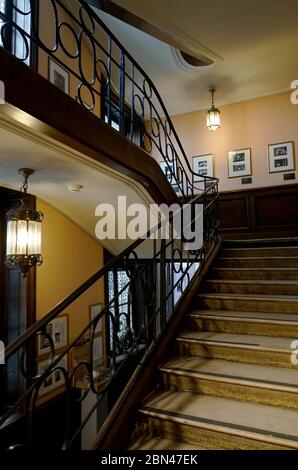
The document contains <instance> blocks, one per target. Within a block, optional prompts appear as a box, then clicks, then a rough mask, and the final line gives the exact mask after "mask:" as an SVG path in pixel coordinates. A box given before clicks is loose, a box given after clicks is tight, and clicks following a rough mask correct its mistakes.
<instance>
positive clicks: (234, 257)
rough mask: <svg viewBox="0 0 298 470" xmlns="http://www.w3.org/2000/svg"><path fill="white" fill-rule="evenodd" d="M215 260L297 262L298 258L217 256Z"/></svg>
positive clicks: (281, 256)
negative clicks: (281, 260) (278, 260)
mask: <svg viewBox="0 0 298 470" xmlns="http://www.w3.org/2000/svg"><path fill="white" fill-rule="evenodd" d="M217 259H221V260H229V261H230V260H233V259H237V260H239V259H240V260H244V261H246V260H249V259H255V260H259V259H262V260H264V259H266V260H274V259H288V260H291V261H293V260H298V256H283V255H280V256H219V257H218V258H217Z"/></svg>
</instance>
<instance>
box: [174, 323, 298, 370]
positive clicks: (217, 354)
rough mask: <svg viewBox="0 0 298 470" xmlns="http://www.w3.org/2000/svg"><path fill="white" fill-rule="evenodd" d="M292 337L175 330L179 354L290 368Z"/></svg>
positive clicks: (293, 339)
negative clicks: (179, 331) (177, 334)
mask: <svg viewBox="0 0 298 470" xmlns="http://www.w3.org/2000/svg"><path fill="white" fill-rule="evenodd" d="M293 341H295V338H282V337H270V336H260V335H246V334H236V333H218V332H207V331H196V330H194V331H191V330H190V331H185V332H183V333H180V334H179V336H178V337H177V338H176V345H177V347H178V352H179V353H180V354H182V355H189V356H199V357H205V358H215V359H226V360H230V361H236V362H245V363H249V364H253V363H254V364H263V365H272V366H281V367H288V368H294V367H295V365H294V364H293V363H292V362H291V354H292V352H293V350H292V349H291V346H292V343H293Z"/></svg>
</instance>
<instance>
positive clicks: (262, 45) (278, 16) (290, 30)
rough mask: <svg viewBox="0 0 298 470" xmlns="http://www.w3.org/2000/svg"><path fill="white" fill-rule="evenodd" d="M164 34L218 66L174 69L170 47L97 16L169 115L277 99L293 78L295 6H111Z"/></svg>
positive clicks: (141, 1)
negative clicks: (213, 92) (139, 69)
mask: <svg viewBox="0 0 298 470" xmlns="http://www.w3.org/2000/svg"><path fill="white" fill-rule="evenodd" d="M114 1H115V2H116V3H118V4H119V5H121V6H123V7H125V8H127V9H128V10H130V11H131V12H133V13H135V14H137V15H138V16H141V17H142V18H143V19H145V20H146V21H149V22H151V23H152V24H154V23H155V24H154V25H155V26H158V27H159V29H162V28H163V30H164V31H165V32H170V33H171V34H172V35H174V36H175V37H176V39H177V40H178V41H179V36H180V40H181V41H180V42H181V45H183V43H186V40H188V44H190V43H191V42H192V44H193V45H196V44H197V45H198V48H199V47H200V45H201V46H202V47H204V46H205V48H206V50H211V51H213V53H214V54H215V57H216V56H219V57H221V58H222V59H223V60H222V61H221V60H218V61H216V64H215V66H214V67H212V68H210V69H208V70H199V71H197V72H193V71H186V70H183V69H182V68H181V66H179V65H178V63H177V61H176V60H175V58H174V56H173V54H172V50H171V47H170V46H168V45H167V44H165V43H162V42H161V41H159V40H158V39H155V38H153V37H151V36H149V35H147V34H145V33H143V32H141V31H139V30H137V29H135V28H133V27H131V26H129V25H127V24H125V23H123V22H121V21H119V20H117V19H115V18H113V17H111V16H110V15H107V14H105V13H103V12H101V11H99V10H97V13H98V14H99V15H100V16H101V17H102V18H103V19H104V21H105V23H106V24H107V25H108V26H109V27H110V29H111V30H112V31H113V32H114V34H115V35H116V36H117V37H118V39H119V40H120V41H121V42H122V43H123V45H124V46H126V47H127V49H128V50H129V52H130V53H131V54H132V55H133V56H134V58H135V59H136V60H137V62H138V63H139V64H140V65H141V66H142V67H143V68H144V70H145V71H146V72H147V73H148V74H149V76H150V77H151V78H152V80H153V81H154V83H155V84H156V85H157V87H158V90H159V92H160V94H161V96H162V98H163V100H164V102H165V104H166V107H167V109H168V111H169V113H170V114H171V115H175V114H182V113H186V112H190V111H195V110H199V109H206V108H208V107H209V105H210V96H209V93H208V89H209V88H210V86H216V88H217V89H218V91H217V93H216V97H215V98H216V104H217V105H224V104H228V103H233V102H239V101H243V100H249V99H253V98H257V97H262V96H266V95H270V94H275V93H279V92H282V91H285V90H288V89H289V88H290V83H291V82H292V81H293V80H295V79H298V52H297V51H298V26H297V21H298V1H297V0H261V1H260V0H225V1H223V0H213V1H212V2H207V1H206V0H183V1H181V0H162V1H161V0H150V2H148V1H147V0H137V1H136V0H114Z"/></svg>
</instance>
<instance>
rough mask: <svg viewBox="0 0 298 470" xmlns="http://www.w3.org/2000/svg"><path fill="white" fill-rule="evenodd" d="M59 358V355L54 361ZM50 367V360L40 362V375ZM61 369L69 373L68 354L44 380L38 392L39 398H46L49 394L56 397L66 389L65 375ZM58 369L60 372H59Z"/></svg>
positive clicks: (38, 368)
mask: <svg viewBox="0 0 298 470" xmlns="http://www.w3.org/2000/svg"><path fill="white" fill-rule="evenodd" d="M56 358H57V355H56V356H55V357H54V360H55V359H56ZM48 366H49V359H44V360H42V361H39V362H38V367H37V370H38V375H41V374H43V372H44V371H45V370H46V369H47V367H48ZM59 367H61V368H63V369H65V370H66V371H67V372H68V354H65V356H64V357H63V358H62V359H61V361H60V362H59V363H58V364H57V365H56V367H55V368H54V371H53V372H52V373H51V374H50V375H49V376H48V377H47V378H46V379H45V380H44V382H43V383H42V385H41V387H40V389H39V392H38V398H39V399H40V398H44V397H45V396H47V395H48V394H53V395H56V394H57V392H58V389H59V391H60V390H61V391H62V390H63V389H64V386H65V380H64V374H63V372H62V371H61V370H59ZM57 369H58V370H57Z"/></svg>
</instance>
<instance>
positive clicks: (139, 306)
mask: <svg viewBox="0 0 298 470" xmlns="http://www.w3.org/2000/svg"><path fill="white" fill-rule="evenodd" d="M217 198H218V188H217V182H214V183H213V184H212V186H210V188H208V189H207V190H206V191H204V192H203V193H202V194H200V195H197V196H196V197H195V198H194V199H193V200H192V201H191V202H190V204H191V207H192V208H194V206H195V205H196V204H201V209H202V217H203V219H204V236H203V244H202V246H201V248H199V249H195V250H190V251H186V250H185V239H183V237H181V238H180V239H178V238H177V234H176V233H175V232H174V229H173V225H172V224H170V225H169V227H170V230H169V237H168V238H167V239H162V237H161V232H162V230H164V223H160V224H159V225H158V227H157V228H156V230H155V232H154V233H155V234H156V235H155V237H153V238H147V239H139V240H136V241H135V242H133V243H132V245H131V246H130V247H129V248H127V249H126V250H125V251H124V252H123V253H121V254H120V255H118V256H117V257H116V258H115V259H113V260H112V261H110V262H109V263H107V264H106V265H105V266H104V267H103V268H102V269H100V270H99V271H98V272H97V273H95V274H94V275H93V276H92V277H90V278H89V279H88V280H87V281H86V282H84V283H83V284H82V285H81V286H80V287H79V288H78V289H76V290H75V291H74V292H73V293H72V294H71V295H69V296H68V297H67V298H66V299H64V300H63V301H62V302H60V303H59V304H58V305H57V306H56V307H55V308H54V309H53V310H51V311H50V312H49V313H48V314H47V315H45V316H44V317H43V318H42V319H41V320H39V321H38V322H37V323H35V324H34V325H33V326H32V327H30V328H29V329H28V330H27V331H26V332H25V333H24V334H23V335H21V336H20V337H19V338H18V339H17V340H15V341H14V342H13V343H12V344H11V345H9V346H8V347H7V349H6V351H5V360H6V365H5V366H2V367H5V368H6V369H5V371H6V373H9V368H10V367H11V366H12V365H13V364H14V362H15V360H16V358H19V364H20V372H21V374H22V376H23V377H24V380H25V387H24V391H23V393H21V394H20V396H19V398H18V399H17V401H16V402H15V403H13V404H12V403H11V404H10V406H9V408H8V409H7V411H6V412H5V413H4V414H3V415H2V416H1V417H0V435H1V433H3V432H4V431H5V428H6V427H7V426H9V423H10V421H11V420H12V419H16V418H19V419H22V420H23V421H24V422H23V428H24V429H25V430H26V433H25V434H23V435H22V437H21V438H20V436H18V438H16V437H15V436H14V437H12V438H11V440H10V443H9V444H10V447H11V448H12V449H13V448H15V446H17V447H19V446H23V447H25V448H34V445H36V442H37V440H36V437H37V436H38V435H39V433H40V428H39V426H38V420H37V418H36V417H37V415H38V410H39V406H40V400H41V395H42V393H43V391H44V389H45V387H46V385H47V384H48V383H49V381H51V380H54V379H55V377H56V376H57V374H58V375H59V377H60V379H61V377H62V378H63V379H62V383H63V393H64V394H65V396H66V400H67V402H68V406H65V415H64V416H63V415H61V416H60V417H59V419H60V422H59V424H58V423H57V425H58V426H59V428H60V429H64V431H65V432H64V440H63V442H61V448H62V449H71V448H73V446H74V445H75V443H76V442H77V439H78V438H79V437H80V435H81V432H82V430H84V428H85V426H86V424H87V423H88V422H89V419H90V417H91V416H92V415H93V413H94V412H96V410H97V409H98V407H100V406H101V405H102V403H103V401H104V399H105V398H106V397H107V396H108V395H109V394H110V393H112V392H113V390H114V387H115V384H117V380H118V379H119V377H121V381H122V382H123V375H122V373H123V371H125V369H126V368H127V367H128V368H129V370H130V371H131V372H132V371H133V370H135V369H136V368H137V366H138V365H139V364H140V363H142V364H144V362H145V361H146V360H147V359H149V358H150V355H151V354H152V351H153V348H154V345H155V344H156V342H157V341H158V340H159V338H160V336H161V335H162V334H163V332H164V331H165V329H166V328H167V324H168V322H169V320H170V319H171V318H172V315H175V312H176V309H177V307H178V306H179V303H180V302H181V300H182V298H183V295H184V294H185V293H187V291H188V289H189V288H190V286H191V282H192V279H193V278H194V276H195V275H196V274H197V273H198V272H200V270H201V269H202V267H203V266H204V264H205V262H206V260H207V259H208V257H209V255H210V254H211V252H212V250H213V248H214V246H215V244H216V243H217V229H218V213H217ZM197 217H198V215H197V213H196V212H195V211H192V216H191V218H190V220H189V221H188V223H189V224H192V225H194V224H195V223H196V220H197ZM150 235H151V236H152V232H151V233H150ZM148 236H149V234H148ZM144 253H146V255H144ZM117 269H119V270H121V271H122V272H123V273H125V275H124V276H123V282H122V283H121V285H120V286H119V287H118V290H117V291H115V292H114V293H113V295H112V296H111V297H110V298H109V301H108V303H107V304H106V305H105V306H104V308H103V310H102V311H101V312H100V313H98V314H97V315H96V316H95V318H93V319H92V320H91V321H90V322H88V324H86V325H85V327H84V328H83V330H82V331H81V332H80V334H79V335H77V336H76V337H75V338H74V339H73V340H71V341H70V343H69V344H68V345H67V346H66V347H65V348H64V349H63V351H62V352H61V350H58V351H57V350H56V347H55V344H54V340H53V338H52V336H51V334H50V333H49V329H48V328H47V326H48V325H49V324H50V323H51V322H52V321H53V319H55V318H57V316H58V315H59V314H61V313H62V312H64V311H65V309H67V307H69V306H70V305H71V304H72V303H73V302H75V300H76V299H78V298H79V297H81V296H82V295H83V294H84V293H85V292H87V291H88V290H89V289H90V288H91V287H92V286H96V283H97V282H98V281H99V280H100V279H102V278H103V277H104V276H105V275H107V274H108V273H110V272H112V271H113V270H117ZM136 290H137V293H138V295H137V303H136V304H135V306H134V307H133V306H132V309H133V310H132V314H133V318H134V322H133V324H130V325H129V328H128V329H126V331H125V329H123V324H122V322H123V318H122V315H123V312H122V311H121V309H118V310H115V305H116V304H117V303H118V304H119V303H121V302H123V299H124V300H125V301H127V302H129V299H130V298H133V297H134V292H135V291H136ZM124 294H125V295H124ZM123 295H124V297H123ZM136 320H137V321H136ZM72 321H74V319H73V318H72ZM125 321H126V323H128V322H129V319H128V318H126V320H125ZM99 324H101V327H103V329H105V330H106V331H107V348H106V353H105V355H104V357H103V358H102V361H101V362H98V360H97V358H96V357H95V349H94V347H95V341H96V331H97V328H98V325H99ZM123 334H124V335H125V334H126V338H124V336H123ZM41 337H42V338H43V340H44V339H46V340H47V345H48V351H47V359H46V361H47V364H46V366H45V367H44V368H43V369H42V370H38V369H37V366H36V367H35V365H34V364H32V357H34V351H36V349H37V348H38V345H39V344H40V339H41ZM82 344H87V348H88V353H87V356H86V357H83V358H81V359H80V360H78V361H77V363H75V364H73V365H72V366H71V365H70V366H68V365H67V360H66V358H68V357H69V356H70V355H71V354H72V352H74V351H76V349H77V348H78V347H81V345H82ZM119 352H121V353H125V354H124V355H122V358H121V361H119V355H118V354H119ZM28 358H31V361H29V360H28ZM129 378H130V376H128V377H127V378H126V381H125V382H124V383H122V386H123V388H124V386H125V385H126V383H127V382H129ZM78 383H80V387H79V385H78ZM82 383H83V387H82ZM118 385H119V384H118ZM77 388H83V390H82V392H81V393H82V395H81V397H80V398H79V401H80V402H84V400H86V398H87V396H88V394H89V392H93V393H94V394H95V395H96V401H95V403H94V405H93V406H92V407H91V408H90V410H89V412H88V414H87V416H86V417H85V418H84V419H83V420H82V422H81V423H80V425H79V426H78V427H77V428H76V429H75V431H73V430H71V428H70V427H69V422H70V418H71V416H70V413H69V410H70V406H71V403H72V401H73V400H75V399H74V397H73V391H74V390H76V389H77ZM111 407H112V406H110V408H109V409H108V410H107V412H108V413H109V412H110V410H111Z"/></svg>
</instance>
